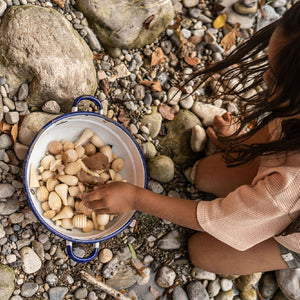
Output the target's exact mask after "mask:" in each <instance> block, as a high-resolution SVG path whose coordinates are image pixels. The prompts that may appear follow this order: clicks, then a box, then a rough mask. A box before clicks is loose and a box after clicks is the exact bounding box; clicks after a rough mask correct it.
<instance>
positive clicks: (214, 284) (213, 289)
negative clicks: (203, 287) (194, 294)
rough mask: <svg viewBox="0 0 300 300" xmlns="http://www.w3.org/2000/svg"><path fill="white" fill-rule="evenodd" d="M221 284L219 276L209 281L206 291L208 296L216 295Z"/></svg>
mask: <svg viewBox="0 0 300 300" xmlns="http://www.w3.org/2000/svg"><path fill="white" fill-rule="evenodd" d="M220 289H221V285H220V278H216V280H214V281H211V282H210V283H209V284H208V287H207V292H208V295H209V297H210V298H213V297H215V296H217V295H218V294H219V292H220Z"/></svg>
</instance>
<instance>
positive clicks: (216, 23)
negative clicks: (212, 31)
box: [213, 14, 227, 28]
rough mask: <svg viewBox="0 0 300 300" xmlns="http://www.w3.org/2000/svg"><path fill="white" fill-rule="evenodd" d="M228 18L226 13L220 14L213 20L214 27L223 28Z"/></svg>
mask: <svg viewBox="0 0 300 300" xmlns="http://www.w3.org/2000/svg"><path fill="white" fill-rule="evenodd" d="M226 20H227V15H226V14H222V15H219V16H218V17H217V18H216V19H215V20H214V22H213V27H214V28H221V27H223V26H224V24H225V23H226Z"/></svg>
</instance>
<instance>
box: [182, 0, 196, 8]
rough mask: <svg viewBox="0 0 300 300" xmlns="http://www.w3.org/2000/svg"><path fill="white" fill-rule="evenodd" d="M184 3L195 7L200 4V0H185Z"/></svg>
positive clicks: (186, 5)
mask: <svg viewBox="0 0 300 300" xmlns="http://www.w3.org/2000/svg"><path fill="white" fill-rule="evenodd" d="M182 3H183V5H184V6H185V7H193V6H196V5H198V4H199V0H183V2H182Z"/></svg>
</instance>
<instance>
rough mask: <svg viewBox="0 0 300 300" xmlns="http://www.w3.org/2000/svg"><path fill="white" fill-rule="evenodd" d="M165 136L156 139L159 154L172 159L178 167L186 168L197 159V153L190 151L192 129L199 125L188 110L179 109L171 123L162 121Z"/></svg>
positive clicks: (196, 118)
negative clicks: (159, 150)
mask: <svg viewBox="0 0 300 300" xmlns="http://www.w3.org/2000/svg"><path fill="white" fill-rule="evenodd" d="M164 125H165V127H166V129H167V135H166V136H163V137H160V136H159V137H158V140H159V142H160V146H161V154H163V155H167V156H169V157H171V158H172V160H173V161H174V163H175V164H177V165H178V166H180V167H183V168H185V167H188V166H190V165H191V164H192V163H193V162H195V161H196V160H197V159H199V157H200V155H201V154H200V155H199V153H196V152H193V151H192V149H191V134H192V128H193V127H194V126H195V125H200V126H202V125H201V122H200V120H199V118H198V117H197V116H196V115H195V114H193V113H192V112H190V111H189V110H183V109H181V110H180V111H179V113H178V114H177V115H176V116H175V119H174V120H172V121H164Z"/></svg>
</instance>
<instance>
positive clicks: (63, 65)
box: [0, 5, 97, 111]
mask: <svg viewBox="0 0 300 300" xmlns="http://www.w3.org/2000/svg"><path fill="white" fill-rule="evenodd" d="M0 76H1V77H6V79H7V83H8V85H9V87H10V92H11V94H12V95H16V93H17V91H18V88H19V87H20V85H21V84H22V83H24V82H26V83H29V95H28V97H27V99H26V101H27V103H28V104H29V105H30V106H36V107H42V105H43V104H44V103H45V102H47V101H49V100H55V101H56V102H58V103H59V105H60V106H61V108H62V110H63V111H70V109H71V106H72V102H73V100H74V99H75V98H76V97H78V96H80V95H82V94H94V93H95V91H96V87H97V79H96V71H95V68H94V65H93V54H92V51H91V50H90V48H89V47H88V46H87V44H86V43H85V41H84V40H83V39H82V37H81V36H80V35H79V34H78V32H77V31H76V30H75V29H73V26H72V24H71V23H70V22H69V21H68V20H67V19H66V18H65V17H64V16H63V15H61V14H60V13H58V12H57V11H56V10H54V9H52V8H42V7H38V6H31V5H23V6H12V7H10V8H9V9H7V10H6V12H5V14H4V16H3V18H2V20H1V26H0Z"/></svg>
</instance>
